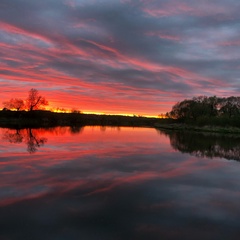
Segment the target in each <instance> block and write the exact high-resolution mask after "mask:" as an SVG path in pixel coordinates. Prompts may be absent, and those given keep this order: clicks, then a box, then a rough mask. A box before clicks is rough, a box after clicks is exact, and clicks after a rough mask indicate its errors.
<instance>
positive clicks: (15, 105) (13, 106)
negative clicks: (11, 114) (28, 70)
mask: <svg viewBox="0 0 240 240" xmlns="http://www.w3.org/2000/svg"><path fill="white" fill-rule="evenodd" d="M46 105H48V101H47V100H46V99H45V97H43V96H42V95H40V94H39V92H38V90H37V89H35V88H32V89H30V91H29V92H28V97H27V98H26V100H23V99H20V98H11V99H10V100H9V101H5V102H3V107H4V109H5V110H17V111H20V110H28V111H33V110H38V109H41V108H42V107H43V106H46Z"/></svg>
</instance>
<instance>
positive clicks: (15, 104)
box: [3, 98, 24, 111]
mask: <svg viewBox="0 0 240 240" xmlns="http://www.w3.org/2000/svg"><path fill="white" fill-rule="evenodd" d="M3 106H4V107H5V108H7V109H16V110H17V111H19V110H22V109H24V101H23V100H22V99H19V98H11V99H10V100H9V101H6V102H3Z"/></svg>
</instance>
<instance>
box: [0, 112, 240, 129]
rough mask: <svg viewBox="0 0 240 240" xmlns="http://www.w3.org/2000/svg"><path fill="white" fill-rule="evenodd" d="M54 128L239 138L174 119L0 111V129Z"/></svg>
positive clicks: (215, 127)
mask: <svg viewBox="0 0 240 240" xmlns="http://www.w3.org/2000/svg"><path fill="white" fill-rule="evenodd" d="M57 126H78V127H81V126H114V127H151V128H156V129H159V130H161V129H162V130H174V131H195V132H213V133H214V132H215V133H231V134H240V128H238V127H232V126H215V125H204V126H198V125H195V124H192V123H191V124H186V123H180V122H179V121H178V120H174V119H161V118H148V117H142V116H122V115H97V114H82V113H55V112H50V111H42V110H38V111H32V112H25V111H0V127H3V128H15V129H21V128H44V127H46V128H48V127H57Z"/></svg>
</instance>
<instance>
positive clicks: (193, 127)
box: [155, 123, 240, 134]
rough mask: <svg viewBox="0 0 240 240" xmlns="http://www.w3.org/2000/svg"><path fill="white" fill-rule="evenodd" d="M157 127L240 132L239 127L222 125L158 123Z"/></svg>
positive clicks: (178, 129)
mask: <svg viewBox="0 0 240 240" xmlns="http://www.w3.org/2000/svg"><path fill="white" fill-rule="evenodd" d="M155 127H156V128H157V129H160V130H161V129H165V130H177V131H194V132H213V133H231V134H240V128H237V127H231V126H226V127H220V126H210V125H206V126H201V127H199V126H195V125H188V124H179V123H174V124H156V125H155Z"/></svg>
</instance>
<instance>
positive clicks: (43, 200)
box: [0, 127, 240, 240]
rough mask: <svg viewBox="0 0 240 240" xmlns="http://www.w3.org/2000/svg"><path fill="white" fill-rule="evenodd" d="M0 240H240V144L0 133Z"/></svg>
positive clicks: (197, 138)
mask: <svg viewBox="0 0 240 240" xmlns="http://www.w3.org/2000/svg"><path fill="white" fill-rule="evenodd" d="M0 135H1V136H0V137H1V144H0V153H1V155H0V174H1V175H0V176H1V181H0V239H3V240H5V239H6V240H9V239H10V240H12V239H17V240H19V239H20V240H22V239H24V240H28V239H33V240H38V239H45V240H48V239H49V240H55V239H56V240H65V239H66V240H72V239H74V240H75V239H87V240H88V239H90V240H92V239H93V240H95V239H100V240H101V239H103V240H105V239H107V240H108V239H114V240H115V239H124V240H125V239H131V240H132V239H149V240H150V239H191V240H192V239H194V240H197V239H201V240H203V239H204V240H206V239H211V240H212V239H218V240H219V239H231V240H232V239H240V162H238V160H240V137H238V136H218V135H204V134H191V133H184V134H183V133H178V132H161V131H157V130H156V129H149V128H110V127H107V128H101V127H84V128H68V127H65V128H60V127H58V128H53V129H23V130H14V129H12V130H10V129H0Z"/></svg>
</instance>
